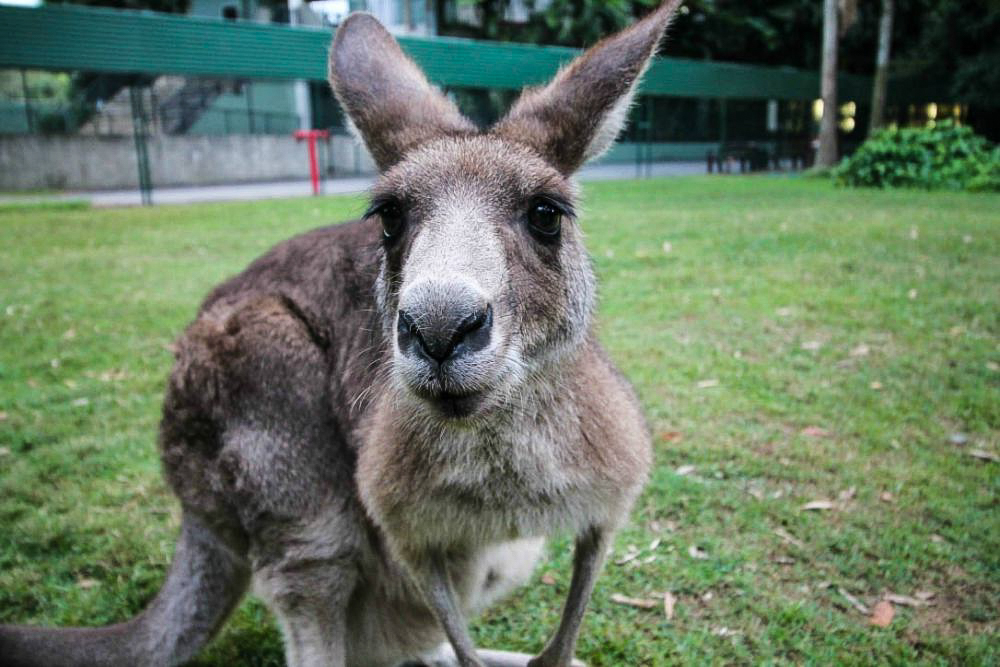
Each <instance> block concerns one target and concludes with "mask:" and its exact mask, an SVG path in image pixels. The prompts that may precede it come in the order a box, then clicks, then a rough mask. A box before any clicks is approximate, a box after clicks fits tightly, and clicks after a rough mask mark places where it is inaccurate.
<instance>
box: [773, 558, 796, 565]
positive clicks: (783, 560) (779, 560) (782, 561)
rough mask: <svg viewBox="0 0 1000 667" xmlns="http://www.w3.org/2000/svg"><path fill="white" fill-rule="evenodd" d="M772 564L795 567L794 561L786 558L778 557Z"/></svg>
mask: <svg viewBox="0 0 1000 667" xmlns="http://www.w3.org/2000/svg"><path fill="white" fill-rule="evenodd" d="M774 562H775V563H777V564H778V565H795V559H794V558H789V557H788V556H778V557H777V558H775V559H774Z"/></svg>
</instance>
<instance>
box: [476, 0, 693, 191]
mask: <svg viewBox="0 0 1000 667" xmlns="http://www.w3.org/2000/svg"><path fill="white" fill-rule="evenodd" d="M681 2H682V0H667V2H665V3H664V4H663V5H661V6H660V8H659V9H657V10H656V11H654V12H653V13H652V14H650V15H649V16H647V17H646V18H644V19H643V20H641V21H639V22H638V23H636V24H634V25H633V26H631V27H630V28H627V29H626V30H623V31H622V32H620V33H618V34H617V35H614V36H612V37H609V38H607V39H605V40H603V41H601V42H599V43H597V44H596V45H595V46H593V47H591V48H590V49H589V50H588V51H587V52H586V53H584V54H583V55H582V56H580V57H579V58H577V59H576V60H574V61H573V62H572V63H570V64H569V66H568V67H566V68H564V69H562V70H561V71H560V72H559V73H558V74H557V75H556V76H555V78H554V79H553V80H552V82H551V83H549V84H548V85H547V86H545V87H543V88H537V89H530V90H526V91H525V92H524V93H523V94H522V95H521V97H520V99H518V101H517V102H516V103H515V104H514V106H513V108H512V109H511V110H510V113H508V114H507V116H506V117H505V118H504V119H503V120H501V121H500V122H499V123H497V125H496V126H495V127H494V128H493V133H494V134H497V135H499V136H503V137H505V138H508V139H512V140H515V141H519V142H521V143H525V144H528V145H529V146H531V147H533V148H534V149H535V150H537V151H538V152H539V153H541V154H542V156H543V157H545V158H546V159H547V160H549V161H550V162H551V163H552V164H553V165H554V166H555V167H556V168H557V169H559V170H560V171H561V172H562V173H564V174H567V175H568V174H571V173H573V172H574V171H576V170H577V169H579V168H580V166H581V165H583V163H584V162H586V161H587V160H590V159H592V158H595V157H597V156H599V155H600V154H602V153H603V152H604V151H606V150H607V149H608V148H609V147H610V146H611V144H612V143H614V140H615V138H616V137H617V136H618V133H619V132H620V131H621V129H622V126H624V125H625V119H626V116H627V115H628V109H629V106H630V105H631V103H632V98H633V96H634V95H635V91H636V88H637V87H638V83H639V79H641V78H642V75H643V73H644V72H645V71H646V68H647V67H648V66H649V62H650V60H651V59H652V56H653V54H654V53H655V52H656V47H657V46H658V45H659V43H660V39H661V38H662V37H663V33H664V31H665V30H666V29H667V25H668V24H669V23H670V18H671V17H672V16H673V14H674V12H675V11H676V10H677V7H678V6H680V4H681Z"/></svg>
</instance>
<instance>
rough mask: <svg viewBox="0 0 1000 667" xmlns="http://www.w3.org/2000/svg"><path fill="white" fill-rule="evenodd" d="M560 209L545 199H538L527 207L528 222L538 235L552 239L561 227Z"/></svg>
mask: <svg viewBox="0 0 1000 667" xmlns="http://www.w3.org/2000/svg"><path fill="white" fill-rule="evenodd" d="M562 217H563V214H562V211H560V210H559V209H558V208H556V207H555V206H553V205H552V204H550V203H549V202H546V201H538V202H535V203H533V204H532V205H531V208H529V209H528V224H529V225H530V226H531V231H533V232H534V233H536V234H538V235H539V236H541V237H543V238H546V239H552V238H554V237H556V236H558V235H559V230H560V229H562Z"/></svg>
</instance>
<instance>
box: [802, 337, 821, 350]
mask: <svg viewBox="0 0 1000 667" xmlns="http://www.w3.org/2000/svg"><path fill="white" fill-rule="evenodd" d="M821 347H823V343H822V342H821V341H818V340H807V341H806V342H804V343H802V349H803V350H806V351H808V352H815V351H816V350H818V349H819V348H821Z"/></svg>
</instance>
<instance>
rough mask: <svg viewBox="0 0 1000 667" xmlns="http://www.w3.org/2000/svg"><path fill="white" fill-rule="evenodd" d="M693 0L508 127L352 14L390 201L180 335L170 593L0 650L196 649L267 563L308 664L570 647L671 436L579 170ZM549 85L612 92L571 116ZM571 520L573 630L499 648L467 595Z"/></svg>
mask: <svg viewBox="0 0 1000 667" xmlns="http://www.w3.org/2000/svg"><path fill="white" fill-rule="evenodd" d="M676 4H677V3H676V2H670V3H667V4H666V5H664V6H663V7H662V8H661V9H660V10H658V11H656V12H654V13H653V14H652V15H650V17H648V18H647V19H644V20H643V21H641V22H640V23H638V24H637V25H636V26H633V27H632V28H630V29H629V30H626V31H625V32H624V33H622V34H621V35H618V36H616V37H614V38H611V39H609V40H605V41H604V42H602V43H601V44H599V45H598V46H597V47H595V48H594V49H592V50H591V51H590V52H588V53H587V54H586V55H584V56H583V57H582V58H581V59H580V61H579V63H578V64H575V65H571V66H570V68H568V69H567V70H565V72H564V73H563V74H560V75H559V76H558V77H557V78H556V80H555V82H554V83H553V84H551V85H550V86H549V87H547V88H546V89H544V91H543V92H541V93H537V92H535V93H527V94H526V97H525V99H524V100H523V101H522V102H520V103H519V104H518V105H516V106H515V108H514V110H513V111H512V112H511V115H510V116H509V117H508V118H507V119H505V120H504V121H501V123H500V124H498V126H497V127H496V128H494V129H493V130H487V131H479V130H476V129H475V128H473V126H472V124H471V123H470V122H469V121H467V120H466V119H464V118H462V117H461V116H460V115H459V114H458V112H457V111H456V110H455V109H454V105H451V104H450V103H449V102H448V101H447V100H446V99H445V98H444V97H442V96H441V95H440V94H439V93H438V92H437V91H435V90H434V89H433V88H432V87H431V86H430V85H429V84H428V83H427V81H426V80H425V79H424V78H423V75H422V74H420V72H419V70H418V69H417V68H416V66H415V65H414V64H413V63H412V62H411V61H409V60H408V59H407V58H406V56H405V55H403V53H402V51H401V50H400V49H399V47H398V46H397V45H396V43H395V41H394V40H393V39H392V38H391V37H390V36H389V35H388V33H386V32H385V30H384V29H383V28H382V27H381V26H380V25H379V24H378V23H377V22H376V21H374V20H373V19H371V17H367V16H364V15H356V16H353V17H351V18H349V19H348V20H347V21H346V22H345V24H344V25H343V26H342V27H341V29H340V31H339V32H338V35H337V37H336V40H335V41H334V46H333V49H332V52H331V58H330V62H331V78H332V84H333V87H334V90H335V91H336V93H337V95H338V97H339V98H340V99H341V102H342V104H343V105H344V107H345V108H346V109H347V110H348V112H349V113H350V115H351V117H352V120H353V121H354V123H355V125H356V126H357V128H358V129H359V131H360V132H361V134H362V136H363V138H364V140H365V142H366V143H367V144H368V145H369V147H371V148H372V150H373V153H375V154H376V157H377V161H378V163H379V165H380V167H381V168H382V169H383V173H382V174H381V176H380V178H379V180H378V182H377V184H376V186H375V189H374V192H373V202H374V205H375V210H373V212H372V215H371V216H370V218H371V219H367V220H364V221H356V222H352V223H346V224H342V225H337V226H334V227H328V228H324V229H319V230H316V231H313V232H310V233H308V234H304V235H302V236H299V237H296V238H293V239H291V240H289V241H286V242H284V243H282V244H280V245H278V246H277V247H275V248H274V249H272V250H271V251H270V252H268V253H267V254H266V255H264V256H263V257H261V258H260V259H258V260H257V261H255V262H254V263H253V264H251V265H250V266H249V267H248V268H247V269H246V270H245V271H244V272H243V273H241V274H239V275H238V276H235V277H234V278H232V279H230V280H228V281H227V282H225V283H223V284H222V285H220V286H219V287H218V288H216V289H215V290H214V291H213V292H212V293H211V294H210V295H209V296H208V298H207V299H206V300H205V302H204V303H203V304H202V307H201V309H200V310H199V313H198V316H197V318H196V319H195V320H194V322H193V323H192V324H191V325H190V326H189V327H188V328H187V330H186V331H185V333H184V334H183V335H182V336H181V338H180V339H179V340H178V344H177V361H176V364H175V366H174V369H173V372H172V373H171V376H170V381H169V383H168V387H167V393H166V398H165V401H164V408H163V419H162V422H161V428H160V440H159V442H160V451H161V456H162V460H163V468H164V474H165V476H166V479H167V481H168V482H169V483H170V485H171V487H172V488H173V490H174V492H175V493H176V494H177V496H178V498H179V499H180V502H181V505H182V507H183V509H184V519H183V523H182V530H181V537H180V540H179V542H178V546H177V553H176V555H175V558H174V563H173V565H172V567H171V569H170V573H169V574H168V576H167V580H166V583H165V584H164V587H163V589H162V590H161V591H160V593H159V595H158V596H157V597H156V598H155V599H154V600H153V601H152V602H151V603H150V605H149V606H148V607H147V609H146V610H145V611H143V612H142V613H141V614H140V615H139V616H137V617H136V618H134V619H132V620H130V621H127V622H125V623H121V624H119V625H114V626H109V627H106V628H96V629H82V628H77V629H73V628H69V629H42V628H30V627H24V626H0V664H3V665H11V666H16V667H22V666H28V665H55V666H60V665H61V666H69V665H133V664H146V665H172V664H178V663H181V662H183V661H185V660H187V659H189V658H191V657H192V656H193V655H194V654H195V653H196V652H197V651H198V650H199V648H200V647H201V646H202V645H203V644H204V643H205V642H206V641H208V639H209V638H210V637H211V636H212V635H213V633H214V632H215V631H216V630H217V629H218V628H219V627H220V625H221V624H222V623H223V621H224V620H225V617H226V616H227V615H228V614H229V612H230V611H231V610H232V609H233V607H234V606H235V605H236V603H237V602H238V601H239V599H240V597H241V596H242V594H243V592H244V590H245V589H246V587H247V584H248V582H251V581H252V584H253V588H254V591H255V592H256V593H257V594H258V595H259V596H261V597H262V598H263V599H264V600H265V601H266V602H267V604H268V605H269V607H270V608H271V609H272V610H273V612H274V613H275V615H276V617H277V619H278V622H279V624H280V625H281V628H282V631H283V633H284V636H285V640H286V656H287V660H288V663H289V664H290V665H292V666H293V667H313V666H316V667H318V666H320V665H323V666H332V667H341V666H344V665H350V666H352V667H369V666H370V667H395V666H396V665H399V664H402V663H406V662H408V661H409V662H411V663H413V662H415V663H417V664H427V665H436V666H439V667H442V666H444V665H461V667H478V666H481V665H488V666H493V667H522V666H525V665H530V666H531V667H567V666H568V665H570V664H571V662H572V659H573V658H572V656H573V649H574V646H575V643H576V638H577V635H578V633H579V630H580V624H581V621H582V618H583V614H584V609H585V607H586V604H587V601H588V599H589V597H590V594H591V591H592V589H593V586H594V581H595V579H596V577H597V574H598V571H599V569H600V566H601V561H602V559H603V556H604V552H605V550H606V548H607V545H608V544H609V543H610V540H611V537H612V535H613V534H614V531H615V530H616V529H617V528H618V526H619V525H620V524H621V523H622V521H624V519H625V517H626V516H627V513H628V511H629V509H630V507H631V505H632V503H633V501H634V500H635V498H636V496H637V495H638V493H639V491H640V489H641V487H642V485H643V483H644V481H645V479H646V475H647V472H648V469H649V466H650V464H651V448H650V440H649V435H648V432H647V430H646V427H645V424H644V421H643V418H642V414H641V412H640V410H639V407H638V403H637V401H636V399H635V396H634V395H633V393H632V390H631V388H630V387H629V385H628V383H627V382H626V381H625V380H624V378H623V377H622V376H621V375H620V374H619V373H618V372H617V370H616V369H615V368H614V366H613V365H612V364H611V362H610V361H609V360H608V359H607V356H606V355H605V353H604V351H603V350H602V349H601V347H600V345H599V344H598V343H597V342H596V340H595V338H594V335H593V332H592V319H593V318H592V313H593V309H594V300H595V281H594V276H593V273H592V271H591V267H590V263H589V259H588V257H587V254H586V250H585V249H584V247H583V242H582V235H581V232H580V230H579V228H578V226H577V224H576V221H575V219H574V214H573V212H572V209H573V207H574V205H575V204H574V202H575V199H576V187H575V185H574V184H573V183H572V181H570V180H568V174H569V173H570V172H572V170H573V169H574V168H575V166H577V165H578V164H579V163H580V162H581V161H582V160H584V159H586V157H587V156H588V155H589V154H590V152H593V151H594V150H596V149H595V148H594V147H595V146H596V145H597V144H600V143H603V142H606V141H607V136H613V134H614V133H616V132H617V130H618V128H619V125H620V123H621V122H622V118H623V114H622V113H621V108H622V107H623V105H624V104H627V100H628V98H629V96H630V95H631V94H632V92H633V90H634V86H635V82H636V80H637V78H638V76H639V75H640V74H641V72H642V71H643V69H644V68H645V67H646V63H647V61H648V59H649V58H650V56H651V54H652V53H653V51H654V49H655V46H656V44H657V43H658V42H659V39H660V35H661V34H662V32H663V30H664V29H665V26H666V24H667V22H668V20H669V16H670V14H671V13H672V11H673V9H674V8H675V6H676ZM623 72H625V74H626V76H625V79H624V84H623V80H622V73H623ZM581 73H582V74H581ZM551 100H564V101H565V100H569V101H574V100H576V101H580V100H586V104H584V103H583V102H579V104H580V107H579V108H573V107H570V108H567V109H566V110H565V111H566V119H565V120H566V122H555V123H554V124H553V123H548V121H547V120H546V118H548V117H549V116H551V114H550V113H549V112H548V111H546V110H545V109H546V105H547V104H550V101H551ZM581 114H582V115H581ZM584 120H586V122H584ZM546 133H548V134H546ZM559 146H561V147H562V148H560V149H559V150H556V149H555V148H554V147H559ZM540 201H542V202H550V203H551V202H555V205H556V206H558V207H559V209H560V211H561V212H560V216H561V217H560V218H559V220H561V230H559V231H558V234H557V235H555V236H548V237H546V236H544V235H541V234H540V232H538V231H537V229H536V228H535V227H533V226H532V225H533V224H534V223H533V222H532V220H533V219H534V218H532V215H533V213H532V211H535V207H537V205H538V202H540ZM386 202H388V204H386ZM546 205H548V204H546ZM379 218H381V219H382V222H383V223H384V225H385V229H386V230H387V233H389V231H390V230H393V231H394V233H393V234H390V236H391V238H388V239H386V238H383V234H382V229H381V228H380V225H379ZM400 221H401V223H400ZM396 223H400V224H396ZM557 229H558V228H557ZM400 308H405V310H406V313H407V314H408V319H404V318H402V317H401V316H400V314H399V312H398V311H399V310H400ZM470 318H471V319H470ZM401 323H403V324H406V326H403V324H401ZM400 327H402V328H400ZM414 336H417V337H418V338H419V341H424V338H425V337H426V339H427V340H433V341H434V347H433V349H434V350H435V354H437V355H438V356H439V357H440V358H438V357H435V359H437V360H436V361H435V360H432V359H431V358H430V357H428V356H427V354H425V353H423V352H421V349H422V348H421V347H420V345H417V344H415V343H414V340H417V338H414ZM419 341H418V342H419ZM404 342H405V343H406V344H405V345H404V344H403V343H404ZM473 343H474V344H473ZM422 344H423V343H421V345H422ZM449 346H450V347H449ZM426 349H427V350H430V349H431V348H429V347H428V348H426ZM442 350H443V351H445V353H447V354H450V355H451V356H447V357H446V356H440V355H441V354H443V353H442ZM560 531H572V532H573V533H575V534H576V535H577V546H576V556H575V559H574V572H573V580H572V584H571V587H570V592H569V596H568V599H567V602H566V606H565V609H564V612H563V618H562V622H561V623H560V625H559V628H558V630H557V632H556V634H555V636H554V637H553V638H552V640H551V641H550V642H549V643H548V644H547V646H546V647H545V649H544V650H543V652H542V654H541V655H540V656H539V657H537V658H530V656H527V655H522V654H515V653H505V652H502V651H477V650H476V649H475V648H474V647H473V644H472V642H471V640H470V639H469V636H468V633H467V630H466V625H465V619H466V618H467V617H468V616H470V615H473V614H476V613H478V612H479V611H481V610H482V609H483V608H484V607H485V606H488V605H489V604H491V603H492V602H494V601H495V600H497V599H498V598H500V597H502V596H503V595H504V594H505V593H507V592H509V591H510V590H511V589H512V588H514V587H516V586H518V585H520V584H522V583H523V582H524V581H526V580H527V578H528V577H529V576H530V573H531V569H532V567H533V564H534V562H535V561H536V560H537V558H538V557H539V555H540V553H541V550H542V546H543V542H542V540H543V538H545V537H547V536H549V535H551V534H553V533H557V532H560ZM446 639H447V641H448V642H449V643H448V644H446V645H444V646H442V642H444V641H445V640H446ZM572 664H575V663H572Z"/></svg>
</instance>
